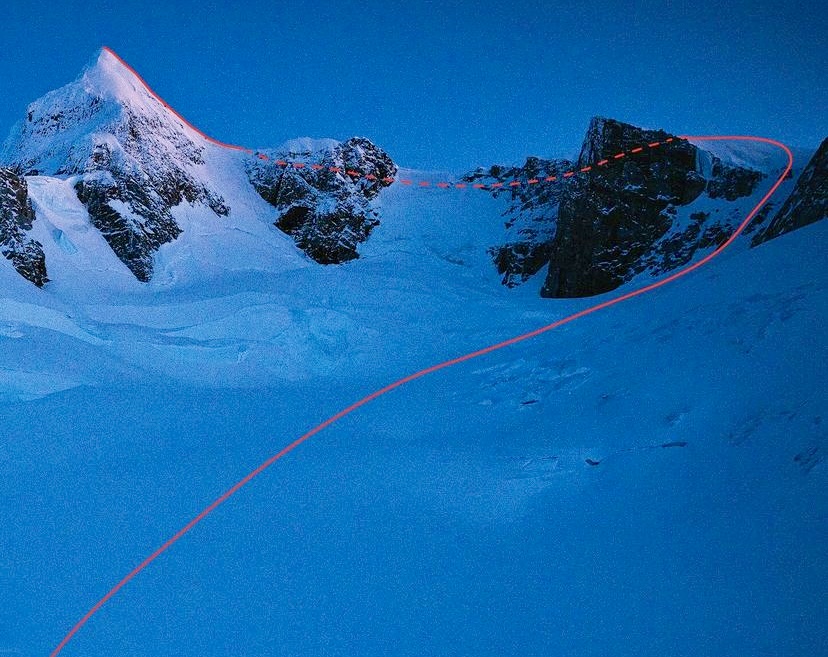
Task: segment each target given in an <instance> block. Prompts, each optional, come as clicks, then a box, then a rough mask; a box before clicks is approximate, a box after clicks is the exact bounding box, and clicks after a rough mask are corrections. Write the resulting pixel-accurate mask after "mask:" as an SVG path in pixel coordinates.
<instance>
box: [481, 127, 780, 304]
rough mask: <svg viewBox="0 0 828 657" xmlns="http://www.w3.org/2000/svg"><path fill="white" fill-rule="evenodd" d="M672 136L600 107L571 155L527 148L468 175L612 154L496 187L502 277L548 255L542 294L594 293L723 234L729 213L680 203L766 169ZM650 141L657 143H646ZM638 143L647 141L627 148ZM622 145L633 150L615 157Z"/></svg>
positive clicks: (742, 186)
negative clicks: (521, 158)
mask: <svg viewBox="0 0 828 657" xmlns="http://www.w3.org/2000/svg"><path fill="white" fill-rule="evenodd" d="M671 136H672V135H670V134H669V133H667V132H664V131H663V130H644V129H641V128H637V127H635V126H632V125H629V124H625V123H621V122H618V121H614V120H612V119H605V118H600V117H597V118H594V119H593V120H592V121H591V123H590V126H589V129H588V131H587V134H586V138H585V139H584V143H583V146H582V148H581V152H580V155H579V156H578V159H577V161H576V162H574V163H573V162H569V161H567V160H540V159H538V158H530V159H529V160H527V163H526V164H525V165H524V166H523V167H519V168H517V169H499V168H497V167H495V168H493V169H492V170H490V171H489V172H488V173H483V172H480V171H478V172H475V174H473V175H472V176H469V179H470V180H472V179H482V178H490V179H496V180H501V181H505V180H509V179H512V178H520V179H526V178H533V177H539V175H558V176H559V175H560V173H561V172H563V171H567V170H572V169H579V168H581V167H585V166H590V165H592V166H594V165H595V164H596V162H598V161H600V160H604V159H609V160H610V163H609V164H608V165H606V166H605V167H602V168H595V169H593V171H592V172H590V173H589V174H587V175H578V176H574V177H572V178H570V179H568V180H565V181H562V182H560V183H557V184H552V185H542V184H541V185H534V186H527V185H523V186H521V187H519V188H509V189H507V188H501V190H499V191H497V192H494V193H495V194H496V195H501V194H506V195H509V198H510V207H509V209H508V210H507V211H506V213H505V216H507V217H508V221H507V223H506V229H507V235H506V239H505V242H504V244H502V245H498V246H496V247H493V248H492V249H491V254H492V256H493V260H494V263H495V265H496V267H497V268H498V271H499V272H500V273H501V274H502V275H503V282H504V283H505V284H506V285H510V286H512V285H517V284H519V283H521V282H523V281H525V280H526V279H528V278H529V277H530V276H532V275H533V274H534V273H536V272H538V271H540V269H542V268H543V266H545V265H548V269H547V275H546V279H545V281H544V284H543V287H542V290H541V294H542V295H543V296H546V297H581V296H589V295H594V294H600V293H603V292H608V291H610V290H613V289H615V288H616V287H618V286H619V285H621V284H622V283H624V282H625V281H628V280H630V279H631V278H632V277H633V276H635V275H637V274H639V273H641V272H643V271H645V270H650V271H652V272H653V273H659V272H663V271H669V270H670V269H674V268H676V267H679V266H681V265H683V264H685V263H687V262H689V261H690V260H691V258H692V257H693V254H694V253H695V252H696V251H697V250H698V249H699V248H707V247H710V246H718V245H719V244H721V243H722V242H724V241H725V240H726V239H727V236H728V235H729V234H730V232H731V231H730V230H729V227H730V222H731V220H732V218H731V217H727V216H723V217H710V216H709V215H708V214H705V213H702V212H699V213H695V214H692V215H691V216H690V220H689V222H685V223H684V224H682V223H681V222H679V221H678V220H677V214H678V209H679V208H681V207H683V206H687V205H689V204H691V203H693V202H694V201H695V200H696V199H698V198H699V197H700V196H701V195H702V194H706V195H707V196H708V197H710V198H721V199H726V200H733V199H737V198H741V197H743V196H747V195H750V194H752V193H753V191H754V190H755V188H756V185H757V184H758V183H759V181H760V180H762V179H763V178H764V174H762V173H760V172H758V171H753V170H751V169H747V168H743V167H736V166H731V165H729V164H726V163H724V162H722V161H721V160H720V159H719V158H717V157H715V156H713V155H711V154H709V153H704V154H701V153H700V152H699V149H697V148H696V147H695V146H693V145H692V144H690V143H688V142H686V141H683V140H675V141H672V142H670V143H664V142H665V140H666V139H668V138H670V137H671ZM652 142H661V146H659V147H657V148H653V149H648V148H646V145H647V144H648V143H652ZM638 146H645V149H644V151H643V152H640V153H638V154H629V151H630V150H631V149H632V148H635V147H638ZM621 152H625V153H628V155H627V156H625V157H624V158H622V159H621V160H620V161H618V160H615V159H614V158H613V156H614V155H615V154H617V153H621ZM702 171H707V172H708V174H707V175H703V173H702ZM546 172H550V173H549V174H547V173H546Z"/></svg>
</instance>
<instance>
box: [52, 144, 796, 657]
mask: <svg viewBox="0 0 828 657" xmlns="http://www.w3.org/2000/svg"><path fill="white" fill-rule="evenodd" d="M680 139H696V140H699V141H734V140H744V141H756V142H764V143H767V144H772V145H774V146H777V147H779V148H781V149H782V150H784V151H785V153H786V155H787V157H788V164H787V166H786V167H785V170H784V171H783V172H782V174H781V175H780V176H779V178H778V179H777V180H776V182H775V183H774V184H773V186H772V187H771V188H770V189H769V190H768V192H767V193H766V194H765V195H764V196H763V197H762V198H761V200H760V201H759V202H758V203H757V204H756V205H755V206H754V207H753V209H752V210H751V211H750V212H749V213H748V215H747V216H746V217H745V219H744V220H743V221H742V223H740V224H739V226H738V227H737V228H736V230H735V231H733V234H732V235H731V236H730V237H729V238H728V239H727V240H726V241H725V242H724V243H723V244H721V245H720V246H719V247H718V248H716V250H714V251H712V252H711V253H709V254H707V255H706V256H705V257H704V258H702V259H701V260H699V261H698V262H695V263H693V264H691V265H688V266H687V267H684V268H683V269H680V270H679V271H677V272H675V273H673V274H671V275H670V276H667V277H666V278H662V279H660V280H658V281H656V282H654V283H650V284H649V285H646V286H644V287H642V288H639V289H637V290H633V291H632V292H627V293H626V294H622V295H620V296H618V297H615V298H613V299H609V300H608V301H604V302H602V303H598V304H595V305H594V306H590V307H589V308H585V309H584V310H581V311H579V312H577V313H573V314H572V315H569V316H568V317H564V318H563V319H559V320H558V321H556V322H553V323H551V324H547V325H546V326H542V327H540V328H538V329H535V330H534V331H529V332H528V333H523V334H521V335H518V336H516V337H513V338H510V339H508V340H504V341H502V342H498V343H496V344H493V345H489V346H488V347H484V348H483V349H478V350H477V351H472V352H470V353H467V354H464V355H462V356H459V357H457V358H453V359H451V360H447V361H444V362H442V363H438V364H436V365H432V366H431V367H426V368H425V369H422V370H420V371H418V372H414V373H413V374H409V375H408V376H406V377H403V378H402V379H399V380H397V381H394V382H393V383H390V384H388V385H387V386H385V387H384V388H380V389H379V390H375V391H374V392H372V393H371V394H369V395H367V396H365V397H363V398H362V399H360V400H359V401H356V402H354V403H353V404H351V405H350V406H348V407H346V408H344V409H342V410H341V411H339V412H338V413H336V414H335V415H332V416H331V417H329V418H328V419H327V420H325V421H324V422H322V423H321V424H318V425H316V426H315V427H313V428H312V429H311V430H310V431H308V432H307V433H305V434H303V435H302V436H300V437H299V438H297V439H296V440H294V441H293V442H292V443H290V444H289V445H288V446H287V447H284V448H283V449H282V450H281V451H279V452H277V453H276V454H274V455H273V456H271V457H270V458H268V459H267V460H266V461H264V463H262V464H261V465H260V466H259V467H257V468H256V469H255V470H253V471H252V472H250V473H249V474H248V475H246V476H245V477H244V478H243V479H241V480H239V481H238V482H236V483H235V484H234V485H233V486H232V487H230V488H229V489H228V490H227V491H226V492H225V493H224V494H222V495H221V496H219V497H218V498H216V500H215V501H213V502H212V504H210V505H209V506H208V507H207V508H205V509H204V510H203V511H202V512H201V513H199V514H198V515H197V516H196V517H195V518H193V519H192V520H190V522H188V523H187V524H186V525H184V527H182V528H181V529H180V530H178V531H177V532H176V533H175V534H174V535H173V536H172V537H171V538H169V539H168V540H167V541H166V542H165V543H164V544H163V545H161V547H159V548H158V549H157V550H156V551H155V552H153V553H152V554H151V555H150V556H148V557H147V558H146V559H144V560H143V561H142V562H141V563H140V564H138V566H136V567H135V568H134V569H133V570H131V571H130V572H129V574H128V575H126V577H124V578H123V579H122V580H121V581H120V582H118V583H117V584H116V585H115V586H113V587H112V588H111V589H110V590H109V591H108V592H107V593H106V595H104V597H102V598H101V599H100V600H99V601H98V602H96V603H95V605H94V606H93V607H92V608H91V609H90V610H89V611H88V612H86V614H84V616H83V618H81V619H80V620H79V621H78V622H77V623H76V624H75V625H74V626H73V627H72V629H71V630H69V632H68V633H67V634H66V636H65V637H63V639H62V640H61V642H60V643H59V644H58V645H57V647H56V648H55V649H54V650H53V651H52V652H51V654H50V657H56V656H57V655H58V654H59V653H60V652H61V651H62V650H63V648H64V647H65V646H66V644H67V643H68V642H69V641H70V640H71V639H72V637H73V636H75V634H76V633H77V632H78V630H80V629H81V628H82V627H83V626H84V625H85V624H86V623H87V622H88V621H89V619H90V618H91V617H92V616H94V615H95V613H97V611H98V610H99V609H100V608H101V607H102V606H103V605H104V604H106V603H107V601H109V600H110V599H111V598H112V596H114V595H115V594H116V593H117V592H118V591H120V590H121V589H122V588H123V587H124V586H125V585H126V584H127V583H129V581H130V580H132V579H133V578H134V577H135V576H136V575H138V573H140V572H141V571H142V570H144V569H145V568H146V567H147V566H149V565H150V564H151V563H152V562H153V561H155V560H156V559H157V558H158V557H159V556H161V555H162V554H163V553H164V552H166V551H167V550H168V549H169V548H170V547H171V546H172V545H173V544H174V543H176V542H177V541H178V540H179V539H181V537H182V536H184V535H185V534H187V533H188V532H189V531H190V530H191V529H192V528H193V527H195V526H196V525H197V524H198V523H200V522H201V521H202V520H204V518H206V517H207V516H208V515H209V514H210V513H212V512H213V511H214V510H215V509H216V508H217V507H219V506H220V505H221V504H223V503H224V502H225V501H227V499H229V498H230V497H231V496H233V495H234V494H235V493H236V492H237V491H238V490H239V489H241V488H242V487H243V486H245V485H246V484H248V483H249V482H250V481H251V480H252V479H254V478H255V477H257V476H258V475H260V474H261V473H262V472H264V471H265V470H267V468H269V467H270V466H271V465H273V464H274V463H275V462H276V461H278V460H279V459H280V458H282V457H283V456H285V455H286V454H288V453H289V452H292V451H293V450H294V449H296V448H297V447H298V446H299V445H301V444H302V443H303V442H305V441H306V440H307V439H308V438H311V437H312V436H315V435H316V434H317V433H319V432H320V431H322V430H324V429H326V428H327V427H329V426H330V425H332V424H333V423H334V422H336V421H337V420H340V419H342V418H343V417H345V416H346V415H349V414H350V413H353V412H354V411H355V410H357V409H358V408H360V407H362V406H365V404H367V403H369V402H371V401H373V400H374V399H376V398H377V397H380V396H382V395H384V394H386V393H388V392H391V391H392V390H394V389H395V388H399V387H400V386H403V385H405V384H406V383H410V382H411V381H414V380H416V379H419V378H422V377H424V376H426V375H428V374H432V373H433V372H437V371H439V370H442V369H445V368H447V367H451V366H452V365H457V364H459V363H463V362H466V361H469V360H472V359H473V358H477V357H479V356H483V355H485V354H489V353H491V352H493V351H497V350H498V349H503V348H504V347H508V346H510V345H513V344H517V343H518V342H523V341H524V340H529V339H530V338H534V337H536V336H538V335H541V334H543V333H546V332H547V331H551V330H553V329H556V328H558V327H559V326H563V325H564V324H569V323H570V322H573V321H575V320H576V319H580V318H581V317H586V316H587V315H591V314H592V313H595V312H598V311H599V310H603V309H605V308H610V307H612V306H615V305H617V304H619V303H622V302H624V301H627V300H628V299H633V298H635V297H638V296H641V295H643V294H646V293H648V292H652V291H653V290H656V289H658V288H660V287H663V286H665V285H667V284H668V283H670V282H672V281H675V280H677V279H679V278H681V277H683V276H686V275H687V274H689V273H690V272H692V271H695V270H696V269H698V268H699V267H703V266H704V265H706V264H707V263H708V262H710V261H711V260H712V259H713V258H715V257H716V256H717V255H719V254H720V253H721V252H722V251H724V250H725V249H726V248H727V247H728V246H730V245H731V244H732V243H733V242H734V241H735V240H736V238H737V237H739V235H740V234H741V233H742V231H743V230H744V229H745V228H746V227H747V225H748V224H749V223H750V222H751V221H752V220H753V218H754V217H755V216H756V214H757V213H758V212H759V210H760V209H761V208H762V206H763V205H765V203H767V201H768V199H769V198H770V197H771V196H773V194H774V192H776V190H777V189H778V188H779V186H780V185H781V184H782V182H783V181H784V180H785V177H786V176H787V175H788V173H789V172H790V170H791V168H792V167H793V154H792V153H791V150H790V149H789V148H788V147H787V146H786V145H785V144H783V143H781V142H778V141H776V140H774V139H767V138H765V137H749V136H718V135H714V136H704V137H692V136H682V137H680Z"/></svg>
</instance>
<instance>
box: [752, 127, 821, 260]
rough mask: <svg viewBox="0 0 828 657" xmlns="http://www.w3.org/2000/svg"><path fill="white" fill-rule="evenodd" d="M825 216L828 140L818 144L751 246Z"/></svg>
mask: <svg viewBox="0 0 828 657" xmlns="http://www.w3.org/2000/svg"><path fill="white" fill-rule="evenodd" d="M826 217H828V139H825V140H824V141H823V142H822V144H820V146H819V148H818V149H817V151H816V153H814V155H813V157H812V158H811V159H810V161H809V162H808V165H807V166H806V167H805V170H804V171H803V172H802V174H801V175H800V176H799V177H798V178H797V182H796V187H795V188H794V190H793V192H791V194H790V196H788V198H787V200H786V201H785V203H784V205H783V206H782V207H781V208H780V210H779V212H778V213H777V214H776V215H775V216H774V217H773V219H772V220H771V222H770V223H769V224H768V226H767V228H766V229H764V230H763V231H762V232H761V233H759V234H757V235H756V236H755V237H754V238H753V245H754V246H755V245H757V244H761V243H762V242H766V241H767V240H769V239H773V238H774V237H779V236H780V235H784V234H785V233H787V232H790V231H792V230H796V229H797V228H801V227H802V226H807V225H808V224H811V223H814V222H815V221H820V220H822V219H825V218H826Z"/></svg>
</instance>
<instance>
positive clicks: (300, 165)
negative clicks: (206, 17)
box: [102, 46, 681, 189]
mask: <svg viewBox="0 0 828 657" xmlns="http://www.w3.org/2000/svg"><path fill="white" fill-rule="evenodd" d="M102 50H104V51H105V52H107V53H109V54H110V55H112V57H114V58H115V59H116V60H118V62H120V64H121V65H122V66H123V67H124V68H126V69H127V70H128V71H129V72H130V73H132V75H134V76H135V78H136V79H137V80H138V82H140V83H141V85H142V86H143V87H144V89H146V91H147V93H149V94H150V95H151V96H152V97H153V98H155V100H157V101H158V102H159V103H161V105H162V106H163V107H164V108H165V109H167V110H168V111H169V112H171V113H172V114H173V115H174V116H175V117H176V118H177V119H178V120H179V121H181V122H182V123H183V124H184V125H186V126H187V127H188V128H190V130H193V131H195V132H196V133H198V134H199V135H200V136H201V137H202V138H204V139H206V140H207V141H208V142H210V143H211V144H214V145H216V146H221V147H222V148H229V149H231V150H234V151H242V152H244V153H249V154H251V155H254V156H255V157H256V158H258V159H259V160H263V161H270V159H271V157H270V156H269V155H267V154H266V153H259V152H256V151H253V150H251V149H249V148H245V147H244V146H237V145H236V144H228V143H227V142H223V141H219V140H218V139H214V138H213V137H211V136H210V135H208V134H207V133H205V132H203V131H202V130H199V129H198V128H196V127H195V126H194V125H193V124H192V123H190V122H189V121H188V120H187V119H185V118H184V117H183V116H182V115H181V114H179V113H178V112H177V111H176V110H175V109H173V107H172V106H170V105H169V103H167V101H165V100H164V99H163V98H161V96H159V95H158V94H157V93H155V91H153V89H152V87H150V86H149V85H148V84H147V82H146V81H145V80H144V78H142V77H141V76H140V75H139V74H138V72H137V71H136V70H135V69H134V68H132V67H131V66H130V65H129V64H127V63H126V61H124V59H123V58H122V57H121V56H120V55H118V54H117V53H116V52H115V51H114V50H112V48H109V47H108V46H104V47H103V48H102ZM676 139H681V137H669V138H667V139H665V140H664V141H663V142H658V141H655V142H652V143H650V144H647V147H649V148H658V147H659V146H661V145H663V144H669V143H671V142H673V141H675V140H676ZM643 151H644V147H643V146H638V147H636V148H632V149H630V150H629V151H627V152H624V153H616V154H615V155H612V156H610V157H608V158H606V159H603V160H600V161H599V162H596V163H595V166H599V167H602V166H605V165H607V164H609V163H610V161H611V160H620V159H622V158H624V157H626V156H627V155H628V154H638V153H641V152H643ZM274 163H275V164H276V166H279V167H285V168H293V169H299V170H301V169H304V168H305V167H309V168H311V169H313V170H314V171H320V170H322V169H324V168H325V167H324V166H323V165H321V164H318V163H313V164H311V163H307V162H304V161H295V162H288V161H286V160H283V159H278V160H275V161H274ZM592 170H593V167H592V166H586V167H582V168H581V169H578V170H577V171H568V172H566V173H564V174H562V175H561V176H547V177H545V178H544V179H543V182H558V181H559V180H560V179H562V178H571V177H572V176H574V175H576V174H579V173H589V172H590V171H592ZM328 171H330V172H331V173H342V168H341V167H336V166H330V167H328ZM345 175H347V176H349V177H351V178H354V179H358V178H365V179H366V180H371V181H375V180H377V177H376V176H375V175H374V174H371V173H368V174H365V173H363V172H360V171H357V170H355V169H348V170H346V171H345ZM382 182H383V183H385V184H387V185H391V184H393V183H399V184H401V185H406V186H414V187H416V188H418V189H424V188H429V187H431V186H432V183H431V182H430V181H429V182H428V184H422V183H418V184H417V185H413V182H414V181H411V180H400V179H396V178H394V177H393V176H386V177H384V178H382ZM540 182H541V180H540V179H538V178H532V179H531V180H525V181H524V180H520V179H514V180H507V181H503V182H497V183H490V184H489V185H485V184H482V183H477V184H474V185H473V186H472V187H473V189H499V188H501V187H503V186H508V187H512V188H516V187H520V186H521V185H524V184H529V185H537V184H538V183H540ZM434 186H436V187H440V188H444V189H448V188H454V189H466V185H465V184H463V183H454V184H452V183H450V182H446V186H445V187H444V186H443V185H440V184H437V183H435V184H434Z"/></svg>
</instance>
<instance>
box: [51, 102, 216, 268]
mask: <svg viewBox="0 0 828 657" xmlns="http://www.w3.org/2000/svg"><path fill="white" fill-rule="evenodd" d="M160 127H161V126H158V125H153V121H152V118H151V117H146V116H141V115H137V114H133V113H132V112H130V111H129V110H128V109H127V110H126V111H125V112H124V120H123V121H122V122H120V123H119V124H118V125H116V126H115V128H114V130H113V132H114V135H115V137H116V138H117V140H118V142H117V145H116V146H113V145H112V144H111V143H110V142H109V141H108V140H100V141H98V142H97V143H95V145H94V148H93V150H92V154H91V155H90V156H89V158H88V159H87V160H86V161H85V162H84V163H83V167H82V171H77V170H74V171H73V170H71V169H68V168H67V170H64V171H60V172H59V173H60V174H65V175H72V174H77V173H81V174H82V178H81V180H80V181H79V182H78V183H77V184H76V185H75V190H76V191H77V194H78V198H79V199H80V201H81V202H82V203H83V204H84V205H86V208H87V210H88V211H89V217H90V219H91V221H92V224H93V225H94V226H95V227H96V228H97V229H98V230H99V231H100V232H101V234H102V235H103V237H104V238H105V239H106V241H107V242H108V243H109V245H110V247H111V248H112V250H113V251H114V252H115V254H116V255H117V256H118V258H120V259H121V261H122V262H123V263H124V264H125V265H126V266H127V267H129V269H130V270H131V271H132V273H133V274H135V277H136V278H138V280H140V281H144V282H146V281H149V280H150V278H151V277H152V269H153V255H154V253H155V252H156V251H157V250H158V248H159V247H160V246H161V245H162V244H166V243H167V242H171V241H172V240H174V239H175V238H176V237H178V236H179V235H180V234H181V228H179V226H178V225H177V224H176V222H175V219H174V218H173V216H172V214H171V212H170V210H171V209H172V208H173V207H175V206H177V205H179V204H180V203H183V202H187V203H202V204H204V205H207V206H209V207H210V208H211V209H212V210H213V211H214V212H215V213H216V214H217V215H220V216H225V215H227V214H228V212H229V208H228V207H227V206H226V205H225V204H224V200H223V199H222V198H221V197H220V196H218V195H216V194H213V193H212V192H210V191H209V190H208V189H206V188H205V187H204V185H202V184H200V183H199V182H197V181H196V180H195V179H194V178H193V177H192V176H191V175H190V174H189V173H188V172H187V171H186V169H185V168H184V167H183V166H179V165H178V164H177V162H176V160H177V159H180V158H185V160H186V161H187V162H189V163H191V164H200V163H202V162H203V160H202V157H201V156H202V150H203V147H200V146H197V145H196V144H194V143H193V142H192V141H191V140H190V139H188V138H187V137H186V136H185V135H183V134H182V133H172V134H171V135H170V136H171V137H173V138H174V140H175V142H176V146H177V152H176V156H177V157H176V158H175V159H172V158H168V157H164V155H163V149H162V148H161V147H160V146H159V144H158V142H157V141H156V133H155V132H154V131H157V130H158V129H159V128H160ZM78 168H80V167H78Z"/></svg>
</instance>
